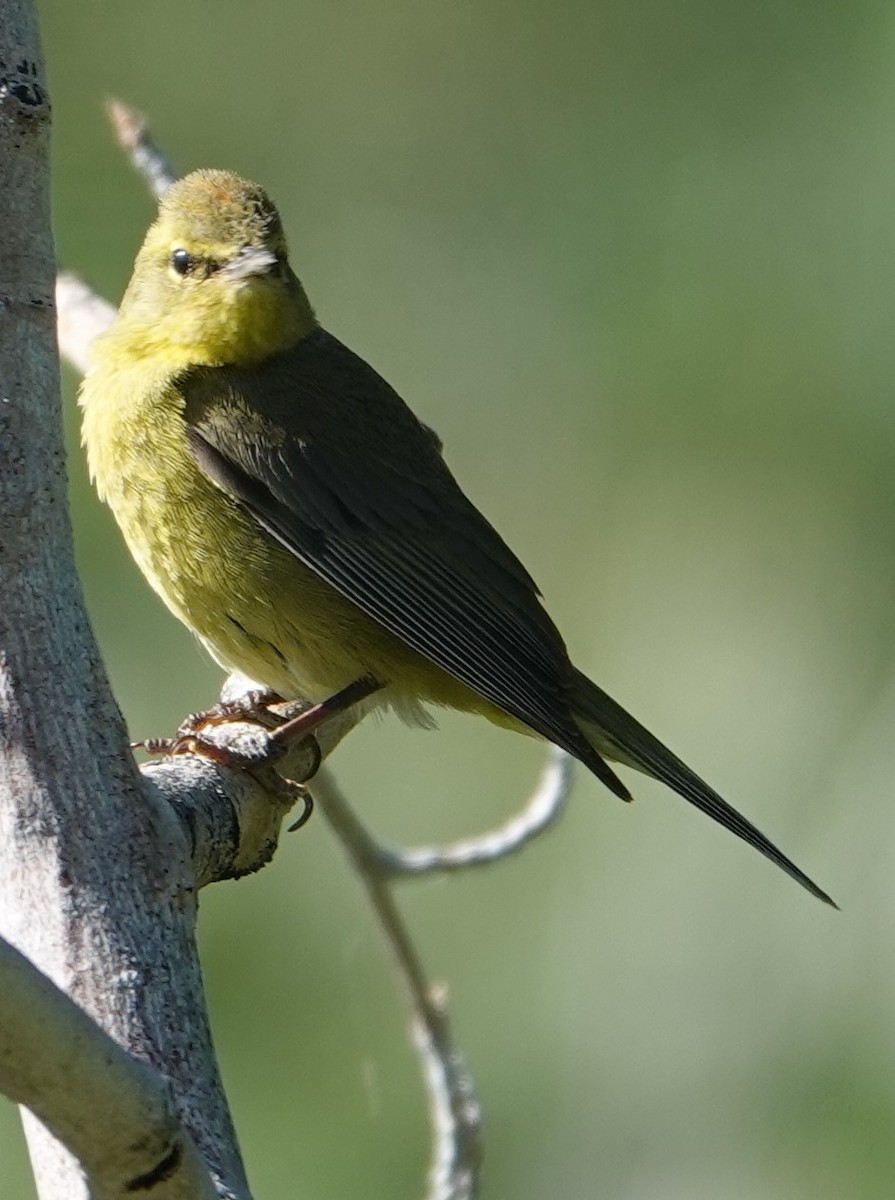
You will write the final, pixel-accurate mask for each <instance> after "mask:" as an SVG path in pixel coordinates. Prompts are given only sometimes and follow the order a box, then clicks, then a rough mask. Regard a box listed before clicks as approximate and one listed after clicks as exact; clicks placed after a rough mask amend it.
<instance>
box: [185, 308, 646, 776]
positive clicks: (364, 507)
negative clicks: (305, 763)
mask: <svg viewBox="0 0 895 1200" xmlns="http://www.w3.org/2000/svg"><path fill="white" fill-rule="evenodd" d="M180 390H181V393H182V395H183V397H184V413H185V417H186V421H187V438H188V444H189V448H190V451H191V453H192V455H193V457H194V459H195V461H196V462H197V463H198V465H199V467H200V468H201V470H202V471H204V472H205V474H207V475H208V476H209V477H210V478H211V479H212V480H213V481H214V482H215V483H216V484H217V485H218V486H219V487H221V488H223V489H224V490H225V491H227V492H229V493H230V494H231V495H233V496H235V497H236V498H237V499H238V500H239V501H240V502H241V503H242V504H243V505H244V506H245V508H246V509H247V510H248V511H249V512H250V513H251V514H252V516H253V517H254V518H255V520H256V521H258V523H259V524H260V525H261V526H262V527H263V528H264V529H266V530H267V531H268V532H269V533H270V534H271V535H272V536H273V537H275V538H276V539H277V540H278V541H279V542H281V543H282V544H283V545H284V546H285V547H287V548H288V549H289V550H290V551H291V552H292V553H293V554H295V555H296V557H297V558H299V559H300V560H301V561H302V562H303V563H305V564H306V565H307V566H308V567H310V568H311V569H312V570H313V571H315V572H316V573H317V574H318V575H319V576H320V577H321V578H322V579H324V580H326V582H327V583H329V584H331V585H332V586H333V587H334V588H336V589H337V590H338V591H339V592H340V593H341V594H342V595H344V596H346V597H347V598H348V599H350V600H351V601H353V603H355V604H356V605H357V606H358V608H359V609H361V610H362V611H363V612H364V613H366V614H367V615H368V616H370V617H372V618H373V619H374V620H376V621H378V622H380V623H381V624H382V625H383V626H384V627H385V628H387V629H389V630H390V631H391V632H392V633H394V634H396V635H397V636H398V637H399V638H401V639H402V640H403V641H404V642H406V643H407V644H408V645H410V646H412V647H413V649H414V650H416V651H417V652H418V653H419V654H421V655H423V656H424V657H425V658H427V659H428V660H429V661H431V662H433V663H435V664H436V665H437V666H439V667H441V668H442V669H443V670H445V671H447V672H449V673H450V674H451V675H453V676H454V677H455V678H456V679H459V680H460V681H461V682H463V683H464V684H466V685H467V686H468V687H470V688H472V689H473V690H474V691H476V692H478V693H479V694H480V695H481V696H483V697H485V698H486V699H487V700H489V701H490V702H491V703H492V704H494V705H496V706H497V707H498V708H500V709H502V710H503V711H504V712H506V713H508V714H510V715H511V716H513V717H515V718H516V719H518V720H520V721H522V722H523V723H524V724H526V725H528V726H529V727H530V728H532V729H533V730H535V731H536V732H538V733H540V734H542V735H543V736H545V737H547V738H548V739H549V740H551V741H553V742H555V743H556V744H557V745H560V746H562V747H564V748H565V749H567V750H569V751H570V752H571V753H573V754H575V755H576V756H578V757H580V758H582V759H583V760H584V761H585V762H586V763H587V765H588V766H591V767H592V769H595V770H598V773H599V774H600V775H601V777H603V778H604V779H606V781H607V782H609V783H610V786H611V787H612V788H613V790H615V791H619V789H621V792H620V794H624V795H627V792H626V790H625V789H624V788H623V787H622V785H621V784H620V783H619V781H618V780H616V779H615V776H614V775H612V773H611V772H610V771H609V769H608V767H606V766H605V764H604V763H603V762H602V760H601V759H600V758H599V757H598V756H597V755H596V753H595V752H594V751H593V750H592V748H591V747H590V745H589V743H588V742H587V741H586V740H585V739H584V736H583V734H582V733H581V731H580V730H579V728H578V726H577V725H576V724H575V722H574V721H573V719H572V717H571V715H570V711H569V698H568V690H569V687H570V684H571V668H570V665H569V661H568V656H567V653H566V650H565V646H564V644H563V641H562V638H561V637H560V635H559V633H558V631H557V630H556V627H555V626H554V624H553V622H552V621H551V620H550V618H549V617H548V615H547V613H546V612H545V610H544V609H543V607H542V606H541V604H540V601H539V599H538V592H537V588H536V587H535V584H534V582H533V581H532V579H531V577H530V576H529V575H528V573H527V572H526V571H525V569H524V567H523V566H522V565H521V563H520V562H519V560H518V559H517V558H516V557H515V555H514V554H513V553H512V551H511V550H510V549H509V548H508V547H507V545H506V544H505V543H504V541H503V540H502V539H501V538H500V536H499V535H498V534H497V532H496V531H495V530H494V529H493V528H492V526H491V525H490V524H489V523H488V522H487V521H486V520H485V518H484V517H483V516H482V515H481V514H480V513H479V512H478V510H477V509H476V508H475V507H474V505H472V504H471V503H470V501H469V500H468V499H467V498H466V496H465V495H464V494H463V492H462V491H461V489H460V488H459V486H458V485H457V483H456V481H455V480H454V478H453V476H452V475H451V473H450V471H449V470H448V468H447V466H446V465H445V463H444V461H443V459H442V457H441V454H440V452H439V443H438V441H437V439H436V438H435V437H434V435H433V434H432V432H431V431H430V430H428V429H427V428H426V427H425V426H424V425H422V424H421V423H420V422H419V421H418V420H417V418H416V417H415V416H413V414H412V413H411V412H410V410H409V409H408V408H407V407H406V405H405V404H404V403H403V401H402V400H401V399H400V397H399V396H398V395H397V394H396V393H395V392H394V391H393V390H392V389H391V388H390V387H389V385H388V384H386V383H385V381H384V380H383V379H382V378H381V377H380V376H379V375H377V374H376V372H375V371H373V369H372V368H371V367H369V366H368V365H367V364H366V363H365V362H364V361H363V360H362V359H360V358H358V357H357V356H356V355H354V354H353V353H352V352H351V351H349V350H348V349H347V348H346V347H344V346H343V345H342V344H341V343H340V342H338V341H337V340H336V339H335V338H333V337H331V336H330V335H329V334H326V333H325V332H324V331H322V330H321V331H319V332H318V333H316V334H314V335H312V336H311V337H310V338H308V339H306V340H305V341H304V342H302V343H300V344H299V345H298V346H296V347H294V348H293V349H291V350H290V351H288V352H286V353H284V354H281V355H278V356H276V357H275V358H272V359H268V360H266V361H265V362H264V363H263V364H262V365H260V366H258V367H254V368H250V369H237V368H233V367H219V368H209V369H199V370H194V371H191V372H189V373H187V374H186V375H185V376H184V377H183V378H182V379H181V381H180ZM607 777H608V778H607ZM610 781H611V782H610Z"/></svg>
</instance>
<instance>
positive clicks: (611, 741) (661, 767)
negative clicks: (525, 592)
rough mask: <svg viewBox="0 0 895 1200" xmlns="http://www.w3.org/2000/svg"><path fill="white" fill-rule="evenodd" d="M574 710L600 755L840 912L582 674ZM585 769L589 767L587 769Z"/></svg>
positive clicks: (578, 678) (577, 676) (578, 675)
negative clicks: (663, 787)
mask: <svg viewBox="0 0 895 1200" xmlns="http://www.w3.org/2000/svg"><path fill="white" fill-rule="evenodd" d="M572 706H573V711H574V715H575V718H576V720H577V721H578V723H579V725H580V726H581V728H582V731H583V732H584V733H585V734H586V735H587V738H588V741H589V742H590V743H591V744H592V745H593V747H594V749H595V750H596V751H597V752H598V753H599V754H601V755H603V756H604V757H606V758H609V759H612V760H614V761H616V762H620V763H624V764H626V765H627V766H630V767H635V768H636V769H637V770H638V771H643V772H644V773H645V774H647V775H651V776H652V777H653V778H654V779H658V780H661V782H662V783H665V784H667V785H668V787H670V788H672V789H673V790H674V791H675V792H677V794H678V795H679V796H683V797H684V799H685V800H689V801H690V803H691V804H694V805H695V806H696V807H697V808H698V809H701V811H702V812H704V813H706V815H707V816H710V817H711V818H712V819H713V820H715V821H717V822H718V824H719V825H723V826H724V828H725V829H729V830H730V831H731V833H735V834H736V835H737V837H740V838H742V839H743V841H744V842H748V843H749V845H750V846H754V848H755V849H756V850H758V851H759V852H760V853H761V854H764V855H765V857H766V858H769V859H770V860H771V862H772V863H776V864H777V866H778V867H780V869H781V870H783V871H785V872H786V873H787V875H790V876H792V878H793V879H795V880H796V882H797V883H800V884H801V885H802V887H803V888H805V889H806V890H807V891H809V892H810V893H811V895H812V896H816V897H817V898H818V900H823V902H824V903H825V904H830V905H832V907H833V908H838V907H839V906H838V905H837V904H836V903H835V901H834V900H831V899H830V897H829V896H828V895H827V893H826V892H825V891H823V890H822V889H821V888H819V887H818V886H817V884H816V883H814V881H813V880H811V879H809V878H808V876H807V875H806V874H805V873H804V871H800V870H799V868H798V867H797V866H796V865H795V863H794V862H791V861H790V859H788V858H787V857H786V855H785V854H783V853H782V852H781V851H780V850H778V849H777V847H776V846H775V845H774V843H773V842H771V841H769V840H768V839H767V838H766V837H765V836H764V834H763V833H761V832H760V830H758V829H756V828H755V826H754V825H753V824H752V823H751V821H747V820H746V818H745V817H743V816H740V814H739V813H738V812H737V811H736V809H735V808H731V807H730V805H729V804H728V803H727V802H726V801H724V800H722V799H721V797H720V796H719V795H718V793H717V792H716V791H714V790H713V789H712V788H710V787H709V785H708V784H707V783H703V781H702V780H701V779H700V778H699V776H698V775H694V773H693V772H692V771H691V770H690V768H689V767H688V766H687V765H686V763H683V762H681V760H680V759H679V758H678V757H677V756H676V755H674V754H672V753H671V751H670V750H667V749H666V748H665V747H664V746H663V745H662V743H661V742H660V741H659V740H658V738H654V737H653V735H652V734H651V733H650V732H649V730H648V729H644V727H643V726H642V725H641V724H640V723H639V722H638V721H635V720H634V718H633V717H632V716H629V715H628V713H626V712H625V710H624V709H623V708H622V707H621V706H620V705H618V704H616V702H615V701H614V700H613V699H612V698H611V697H610V696H607V695H606V693H605V692H603V691H601V690H600V688H598V687H597V685H596V684H595V683H591V681H590V680H589V679H588V678H587V676H586V675H582V674H581V672H580V671H576V672H575V684H574V690H573V693H572ZM587 765H588V766H590V763H588V764H587ZM591 769H593V768H591Z"/></svg>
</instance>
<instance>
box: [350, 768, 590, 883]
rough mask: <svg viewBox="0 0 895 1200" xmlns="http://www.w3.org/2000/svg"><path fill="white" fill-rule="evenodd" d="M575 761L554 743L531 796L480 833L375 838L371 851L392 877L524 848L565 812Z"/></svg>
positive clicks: (438, 870) (478, 862) (470, 863)
mask: <svg viewBox="0 0 895 1200" xmlns="http://www.w3.org/2000/svg"><path fill="white" fill-rule="evenodd" d="M572 767H573V762H572V759H571V758H570V757H569V755H568V754H566V752H565V751H564V750H560V749H559V748H558V747H557V746H552V747H551V748H550V758H549V759H548V761H547V763H546V765H545V767H544V769H543V771H542V772H541V778H540V780H539V781H538V784H537V786H536V787H535V790H534V791H533V792H532V794H531V797H530V799H529V800H528V801H527V802H526V804H525V805H524V806H523V807H522V808H521V809H520V810H519V811H518V812H517V813H514V814H513V816H512V817H510V819H509V820H508V821H506V822H505V823H504V824H503V825H500V826H498V828H497V829H489V830H488V831H487V832H486V833H483V834H480V835H478V836H477V837H470V838H461V839H460V840H459V841H456V842H449V843H448V844H447V845H444V846H415V847H413V848H411V849H408V850H398V849H394V848H392V847H390V846H384V845H382V844H381V843H379V842H376V841H374V840H373V839H372V838H371V839H370V854H371V856H375V858H376V862H377V866H378V868H379V870H380V871H382V872H384V873H385V874H386V875H387V876H388V877H389V878H391V879H402V878H417V877H419V876H420V875H432V874H447V873H449V872H451V871H465V870H466V869H467V868H468V867H486V866H491V865H492V864H493V863H495V862H498V861H499V860H500V859H504V858H508V857H509V855H511V854H516V853H518V852H519V851H520V850H522V849H524V847H525V846H527V845H528V843H529V842H531V841H533V840H534V839H535V838H536V837H539V836H540V835H541V834H542V833H544V832H546V830H548V829H550V828H551V826H553V825H555V824H556V822H557V821H558V820H559V819H560V817H561V816H562V815H563V813H564V812H565V807H566V802H567V800H568V798H569V792H570V791H571V787H572V774H573V772H572Z"/></svg>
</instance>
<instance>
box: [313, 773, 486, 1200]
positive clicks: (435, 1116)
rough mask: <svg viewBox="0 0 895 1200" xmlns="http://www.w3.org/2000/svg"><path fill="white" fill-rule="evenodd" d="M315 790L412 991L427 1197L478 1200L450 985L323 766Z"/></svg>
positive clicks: (476, 1145)
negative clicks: (430, 964)
mask: <svg viewBox="0 0 895 1200" xmlns="http://www.w3.org/2000/svg"><path fill="white" fill-rule="evenodd" d="M314 791H315V794H316V796H317V799H318V800H319V801H320V807H321V809H322V810H323V812H324V814H325V815H326V819H327V821H328V822H329V823H330V825H331V826H332V828H333V830H334V831H335V833H336V835H337V836H338V838H339V840H340V841H341V843H342V846H343V847H344V849H345V850H346V851H347V853H348V855H349V856H350V858H351V861H352V862H353V864H354V867H355V870H356V871H357V874H358V876H359V878H360V880H361V882H362V883H363V885H364V888H365V890H366V893H367V896H368V897H369V900H370V905H371V907H372V909H373V912H374V913H375V915H376V919H377V921H378V922H379V927H380V929H381V930H382V932H383V934H384V936H385V939H386V941H387V942H388V945H389V948H390V949H391V951H392V955H393V958H394V962H395V965H396V968H397V970H398V974H399V977H400V979H401V981H402V983H403V984H404V987H405V991H406V994H407V1000H408V1003H409V1005H410V1010H411V1014H412V1028H413V1040H414V1045H415V1047H416V1050H417V1053H418V1055H419V1058H420V1064H421V1067H422V1072H423V1079H424V1081H425V1084H426V1089H427V1091H428V1093H429V1120H430V1124H431V1127H432V1165H431V1168H430V1171H429V1191H428V1193H427V1200H474V1197H476V1196H477V1195H478V1187H479V1174H480V1169H481V1162H482V1141H481V1124H482V1121H481V1108H480V1106H479V1102H478V1098H477V1096H476V1092H475V1085H474V1083H473V1080H472V1076H471V1075H470V1074H469V1071H468V1069H467V1067H466V1063H465V1062H464V1060H463V1056H462V1054H461V1053H460V1051H459V1049H458V1048H457V1046H456V1044H455V1043H454V1039H453V1035H452V1033H451V1028H450V1022H449V1020H448V1015H447V1004H446V993H445V990H444V989H443V988H441V987H439V986H438V985H437V984H433V983H432V982H430V981H429V980H428V979H427V978H426V974H425V971H424V969H423V966H422V963H421V962H420V959H419V955H418V954H417V952H416V948H415V947H414V945H413V942H412V940H411V937H410V934H409V932H408V929H407V926H406V924H405V923H404V921H403V919H402V917H401V914H400V913H399V912H398V907H397V905H396V904H395V898H394V896H393V895H392V890H391V887H390V886H389V879H390V872H389V871H388V870H387V869H383V864H382V858H381V855H380V852H379V847H378V846H377V844H376V842H375V841H374V840H373V839H372V838H371V837H370V835H369V833H368V832H367V830H366V829H365V828H364V826H363V825H362V824H361V822H360V821H359V820H358V818H357V816H356V815H355V813H354V811H353V810H352V808H351V806H350V805H349V803H348V801H347V800H346V798H345V796H344V795H343V793H342V791H341V790H340V789H339V787H338V786H337V785H336V783H335V781H334V780H333V778H332V776H331V775H330V774H329V773H328V772H326V771H321V773H320V775H319V776H318V777H317V779H316V781H315V783H314Z"/></svg>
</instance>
